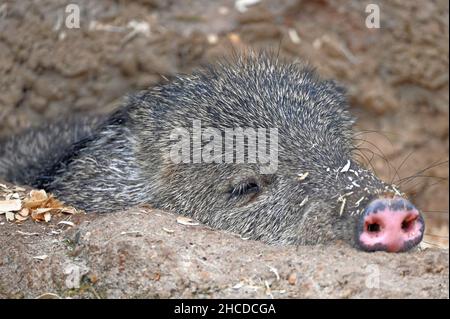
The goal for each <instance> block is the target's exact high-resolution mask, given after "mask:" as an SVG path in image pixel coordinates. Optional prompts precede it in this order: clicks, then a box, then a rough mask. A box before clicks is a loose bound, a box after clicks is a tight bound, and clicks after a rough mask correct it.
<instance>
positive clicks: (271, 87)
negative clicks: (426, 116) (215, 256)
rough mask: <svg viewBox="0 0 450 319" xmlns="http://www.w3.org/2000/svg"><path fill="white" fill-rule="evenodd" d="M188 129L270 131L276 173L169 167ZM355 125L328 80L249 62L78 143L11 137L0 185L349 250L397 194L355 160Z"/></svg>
mask: <svg viewBox="0 0 450 319" xmlns="http://www.w3.org/2000/svg"><path fill="white" fill-rule="evenodd" d="M193 120H201V123H202V127H213V128H217V129H224V128H230V127H231V128H233V127H243V128H246V127H252V128H277V129H278V134H279V141H278V142H279V146H278V147H279V155H278V161H279V162H278V170H277V171H276V173H274V174H271V175H261V174H260V173H259V172H260V170H259V164H215V163H211V164H206V163H201V164H174V163H173V162H172V161H170V160H169V158H168V156H167V154H168V153H169V149H170V147H171V145H172V142H171V141H170V138H169V136H170V133H171V131H172V130H173V129H174V128H177V127H184V128H191V127H192V121H193ZM354 121H355V119H354V118H353V117H352V115H351V114H350V112H349V111H348V106H347V101H346V97H345V91H344V90H343V89H342V88H341V87H340V86H338V85H337V84H336V83H335V82H333V81H325V80H321V79H320V78H319V77H318V76H317V75H316V73H315V71H314V70H313V69H312V68H310V67H308V66H304V65H298V64H288V63H283V62H281V61H279V60H278V59H277V58H273V57H271V56H270V55H268V54H265V53H262V54H253V53H250V54H247V55H244V56H240V57H238V58H235V59H234V60H233V61H231V62H226V61H225V62H222V63H219V64H217V65H214V66H209V67H206V68H204V69H202V70H199V71H197V72H194V73H193V74H192V75H183V76H179V77H177V78H176V79H175V80H174V81H172V82H171V83H168V84H165V85H161V86H157V87H154V88H152V89H150V90H148V91H144V92H141V93H139V94H136V95H133V96H130V97H129V98H128V99H127V101H126V102H125V105H124V106H123V108H121V109H120V110H119V111H117V112H116V113H115V114H113V115H111V116H110V118H109V119H107V120H106V121H92V123H88V122H84V123H78V125H75V126H74V128H75V127H81V129H80V128H78V129H77V130H78V131H77V132H78V133H76V134H69V133H65V134H67V135H65V134H61V133H63V132H73V131H74V128H73V129H72V130H69V129H68V128H67V127H65V126H64V125H63V126H58V125H56V126H50V127H49V128H48V129H46V130H45V131H42V130H34V133H33V134H34V135H33V138H30V135H25V136H28V139H25V140H26V141H28V142H25V143H24V139H23V137H22V138H20V137H18V138H12V139H11V140H9V141H7V142H5V143H4V146H0V147H2V150H6V152H3V153H2V155H1V157H0V176H1V177H3V178H6V179H7V180H10V181H13V182H16V183H25V184H31V185H34V186H37V187H43V188H45V189H46V190H48V191H51V192H53V193H55V194H56V195H57V196H58V197H59V198H61V199H62V200H64V201H66V202H67V203H69V204H72V205H74V206H76V207H78V208H82V209H85V210H86V211H90V212H111V211H115V210H119V209H123V208H127V207H130V206H134V205H139V204H144V203H148V204H151V205H153V206H154V207H157V208H162V209H167V210H170V211H174V212H176V213H179V214H182V215H186V216H191V217H194V218H196V219H198V220H199V221H201V222H203V223H205V224H208V225H210V226H213V227H216V228H221V229H225V230H228V231H232V232H236V233H239V234H241V235H242V236H243V237H247V238H251V239H259V240H263V241H265V242H268V243H278V244H286V243H297V244H315V243H324V242H328V241H330V240H335V239H341V240H346V241H348V242H350V243H351V244H354V236H355V228H356V227H357V219H358V215H360V214H361V213H362V209H363V207H364V206H365V205H366V204H367V203H368V202H369V200H371V199H372V198H373V197H375V196H378V195H379V194H380V193H383V192H391V193H392V192H394V191H395V190H394V189H393V188H391V187H390V186H387V185H385V184H384V183H383V182H381V181H380V180H378V179H377V178H376V177H375V176H374V175H373V174H372V173H371V172H370V171H368V170H365V169H363V168H361V167H360V166H359V165H358V164H357V163H356V162H355V161H354V160H353V159H352V150H353V143H352V136H353V132H352V126H353V123H354ZM67 125H68V124H67ZM67 125H66V126H67ZM75 131H76V130H75ZM28 134H30V133H28ZM25 148H28V149H25ZM30 149H31V151H30ZM17 150H19V152H17ZM30 158H32V160H30ZM348 165H350V166H349V167H348ZM346 166H347V167H348V170H343V168H344V167H346ZM305 173H308V175H307V177H306V178H304V179H299V175H301V174H305ZM249 183H250V184H249ZM248 189H251V191H247V190H248ZM230 194H231V195H230Z"/></svg>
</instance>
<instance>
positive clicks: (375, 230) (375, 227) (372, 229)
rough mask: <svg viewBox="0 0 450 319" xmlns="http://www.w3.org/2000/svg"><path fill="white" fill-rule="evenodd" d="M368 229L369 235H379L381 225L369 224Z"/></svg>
mask: <svg viewBox="0 0 450 319" xmlns="http://www.w3.org/2000/svg"><path fill="white" fill-rule="evenodd" d="M366 229H367V231H368V232H369V233H378V232H379V231H380V230H381V227H380V224H377V223H369V224H367V226H366Z"/></svg>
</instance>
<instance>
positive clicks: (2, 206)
mask: <svg viewBox="0 0 450 319" xmlns="http://www.w3.org/2000/svg"><path fill="white" fill-rule="evenodd" d="M21 208H22V202H21V200H20V199H10V200H1V201H0V212H17V211H19V210H20V209H21Z"/></svg>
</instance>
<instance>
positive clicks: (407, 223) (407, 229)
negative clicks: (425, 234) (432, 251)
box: [402, 216, 418, 233]
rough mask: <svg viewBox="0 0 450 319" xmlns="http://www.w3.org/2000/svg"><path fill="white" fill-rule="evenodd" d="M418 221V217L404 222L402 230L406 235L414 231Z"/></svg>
mask: <svg viewBox="0 0 450 319" xmlns="http://www.w3.org/2000/svg"><path fill="white" fill-rule="evenodd" d="M417 219H418V216H415V217H407V218H405V219H404V220H403V222H402V230H403V231H404V232H406V233H408V232H410V231H412V230H413V229H414V226H415V224H416V221H417Z"/></svg>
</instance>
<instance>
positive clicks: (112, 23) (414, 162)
mask: <svg viewBox="0 0 450 319" xmlns="http://www.w3.org/2000/svg"><path fill="white" fill-rule="evenodd" d="M369 2H370V3H378V4H379V6H380V10H381V28H380V29H368V28H366V26H365V23H364V21H365V18H366V13H365V7H366V2H365V1H356V0H354V1H351V0H350V1H328V0H321V1H307V0H303V1H302V0H281V1H270V2H269V1H267V0H261V1H260V2H259V3H258V4H256V5H253V6H251V7H249V8H248V10H247V11H245V12H240V11H239V10H237V9H236V7H235V1H232V0H219V1H207V0H197V1H190V0H185V1H163V0H139V1H133V2H130V1H124V0H119V1H113V0H97V1H83V0H70V1H68V0H42V1H13V0H6V1H2V2H1V3H0V91H1V95H0V137H2V136H7V135H10V134H13V133H15V132H18V131H20V130H21V129H23V128H25V127H28V126H32V125H42V124H45V123H46V121H48V120H50V119H52V118H55V117H60V118H61V117H64V116H69V115H70V114H74V113H77V114H92V113H105V112H110V111H111V110H113V109H115V108H116V107H117V106H118V105H120V102H121V101H122V97H123V96H124V95H125V94H126V93H131V92H133V91H137V90H141V89H144V88H146V87H150V86H153V85H155V84H159V83H164V82H165V81H167V79H169V80H170V78H171V77H173V76H174V75H175V74H177V73H180V72H181V73H183V72H190V71H191V70H192V69H194V68H196V67H199V66H201V65H202V64H205V63H208V62H213V61H215V60H217V59H219V58H221V57H222V56H224V55H225V56H226V55H228V54H230V53H231V52H232V51H233V50H235V51H239V50H243V49H246V48H254V49H259V48H266V49H267V48H268V49H272V50H273V51H274V52H277V53H279V54H280V56H281V57H283V58H286V59H288V60H289V61H295V60H297V59H302V60H307V61H308V62H309V63H310V64H311V65H313V66H315V67H316V68H317V69H318V71H319V73H321V74H322V75H323V76H324V77H328V78H333V79H336V80H338V81H339V82H341V83H342V84H344V85H345V86H346V87H347V89H348V95H349V101H350V104H351V107H352V111H353V112H354V113H355V114H356V115H357V116H358V118H359V121H358V123H357V130H358V131H359V133H357V136H356V138H358V139H359V140H358V141H357V142H358V143H362V144H361V146H360V149H361V154H358V155H356V156H358V157H359V158H360V159H361V161H362V162H365V163H366V165H367V166H372V168H373V169H374V170H375V172H376V173H377V174H378V175H379V176H380V177H382V178H383V179H385V180H387V181H390V180H394V181H395V182H396V183H397V184H399V185H400V188H401V189H402V190H403V191H406V192H407V193H408V194H409V195H410V196H411V197H412V200H413V201H414V203H415V204H416V205H417V206H418V207H420V208H421V209H422V211H423V212H424V215H425V217H426V221H427V234H426V237H425V241H426V242H427V243H428V245H429V246H432V247H444V248H448V207H449V197H448V173H449V171H448V162H446V161H447V160H448V152H449V132H448V117H449V107H448V105H449V91H448V90H449V86H448V57H449V55H448V41H449V4H448V1H446V0H440V1H433V2H431V1H430V2H425V1H421V2H415V1H400V0H397V1H394V0H391V1H369ZM369 2H367V3H369ZM69 3H75V4H78V5H79V7H80V9H81V10H80V13H81V18H80V28H75V29H68V28H67V27H66V26H65V20H66V15H67V14H66V13H65V8H66V5H67V4H69ZM442 162H443V163H442ZM436 164H437V165H436ZM425 168H429V169H426V170H423V169H425ZM422 170H423V171H422ZM412 175H417V176H416V177H415V178H406V177H408V176H412ZM400 178H404V179H403V180H400ZM158 214H159V215H158ZM174 220H175V217H174V216H172V215H167V214H166V213H163V212H155V211H151V210H150V211H149V210H146V211H145V212H143V211H140V210H131V211H130V212H123V213H118V214H112V215H107V216H97V215H92V216H80V217H77V226H76V227H74V228H73V229H71V230H67V231H65V230H64V231H62V232H61V233H58V232H57V233H58V234H56V233H52V232H51V230H52V229H59V228H60V227H62V226H57V225H56V223H55V222H54V221H52V222H51V223H50V224H48V225H44V224H33V223H32V222H30V221H28V222H25V223H23V224H22V225H16V224H10V223H8V222H6V221H5V220H4V217H3V216H2V215H0V239H1V240H2V242H3V243H8V244H7V249H2V250H1V252H0V297H36V296H38V295H40V294H42V293H45V292H52V293H56V294H58V295H59V296H61V297H67V296H71V297H139V296H142V297H158V296H159V297H175V296H184V297H210V296H215V297H245V296H248V297H267V296H269V297H270V294H269V293H270V291H271V293H272V295H273V296H274V297H377V298H378V297H445V298H448V250H439V249H435V250H433V249H431V250H430V249H428V250H425V251H421V252H415V253H408V254H398V255H392V254H385V253H375V254H366V253H361V252H356V251H355V250H353V249H351V248H348V247H345V246H344V245H338V246H331V247H298V248H294V247H287V248H283V249H281V248H279V247H277V248H275V247H268V246H266V245H263V244H262V243H253V242H248V241H243V240H241V239H239V238H235V237H234V236H233V235H230V234H224V233H223V232H220V231H212V230H208V229H205V228H204V227H200V226H196V227H186V226H181V225H179V224H176V222H174ZM64 227H66V226H64ZM163 227H166V228H168V229H173V230H175V232H174V233H170V232H167V231H164V230H162V228H163ZM18 230H21V231H24V232H30V233H34V232H36V233H38V235H34V236H27V235H23V234H20V233H17V231H18ZM134 231H139V232H140V233H129V232H134ZM121 232H125V233H124V234H123V235H121ZM77 234H78V235H77ZM71 236H72V237H71ZM66 238H69V239H66ZM70 238H72V239H70ZM42 254H47V255H48V256H49V257H48V258H46V259H44V260H37V259H33V257H34V256H37V255H42ZM330 260H332V261H333V262H332V263H330ZM371 265H372V266H373V265H376V266H377V267H379V270H380V278H381V280H380V285H379V286H380V288H379V289H369V288H367V285H366V284H365V280H366V279H367V277H368V275H367V273H368V271H366V270H367V269H371V267H372V266H371ZM66 267H68V268H70V269H72V271H75V272H76V271H81V273H85V275H84V276H80V278H81V286H80V288H78V289H70V287H69V286H70V285H71V284H70V283H69V285H67V282H66V280H67V277H70V274H66V273H65V271H66V272H69V270H70V269H69V270H67V269H66ZM270 267H273V269H277V271H278V274H279V277H280V279H277V276H276V274H275V272H276V271H271V269H272V268H270ZM74 269H75V270H74ZM76 269H78V270H76ZM83 269H84V270H83ZM273 269H272V270H273ZM292 274H296V276H297V278H296V280H293V279H292V278H291V280H290V282H294V284H289V280H287V279H286V278H287V277H288V276H294V275H292ZM266 281H267V284H266ZM75 282H76V280H75ZM233 287H234V288H233ZM282 291H285V292H284V293H282Z"/></svg>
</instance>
